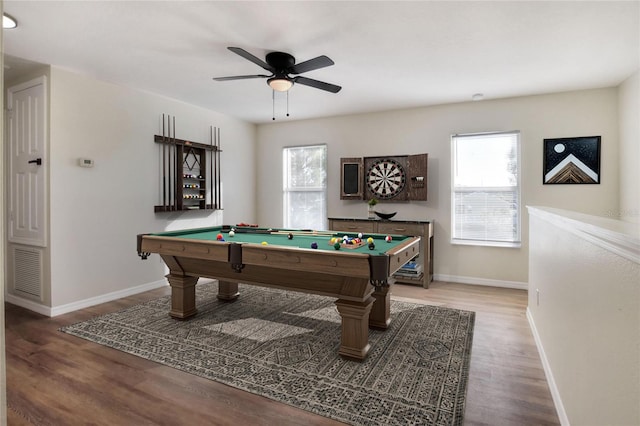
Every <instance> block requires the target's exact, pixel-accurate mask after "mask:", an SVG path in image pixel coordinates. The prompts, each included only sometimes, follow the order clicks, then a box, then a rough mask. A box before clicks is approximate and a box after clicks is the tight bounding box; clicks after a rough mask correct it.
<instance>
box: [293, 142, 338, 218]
mask: <svg viewBox="0 0 640 426" xmlns="http://www.w3.org/2000/svg"><path fill="white" fill-rule="evenodd" d="M282 160H283V161H282V164H283V176H284V190H283V191H284V193H283V197H282V199H283V202H284V206H283V207H284V208H283V212H284V217H283V224H284V226H285V228H294V229H315V230H320V229H326V222H327V146H326V145H312V146H297V147H292V148H285V149H284V150H283V152H282Z"/></svg>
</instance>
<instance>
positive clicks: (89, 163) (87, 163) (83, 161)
mask: <svg viewBox="0 0 640 426" xmlns="http://www.w3.org/2000/svg"><path fill="white" fill-rule="evenodd" d="M78 165H79V166H80V167H93V160H92V159H90V158H78Z"/></svg>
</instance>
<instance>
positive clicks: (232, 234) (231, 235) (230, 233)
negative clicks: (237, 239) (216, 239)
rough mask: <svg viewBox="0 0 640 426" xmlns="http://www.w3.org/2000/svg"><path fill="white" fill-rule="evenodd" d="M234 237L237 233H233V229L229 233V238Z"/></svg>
mask: <svg viewBox="0 0 640 426" xmlns="http://www.w3.org/2000/svg"><path fill="white" fill-rule="evenodd" d="M234 235H236V233H235V232H233V229H232V230H231V231H229V236H230V237H233V236H234Z"/></svg>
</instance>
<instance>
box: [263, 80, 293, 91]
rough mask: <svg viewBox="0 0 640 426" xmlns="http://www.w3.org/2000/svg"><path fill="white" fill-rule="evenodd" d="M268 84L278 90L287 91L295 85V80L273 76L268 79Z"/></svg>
mask: <svg viewBox="0 0 640 426" xmlns="http://www.w3.org/2000/svg"><path fill="white" fill-rule="evenodd" d="M267 84H269V86H270V87H271V88H272V89H273V90H275V91H276V92H286V91H287V90H289V89H291V87H292V86H293V81H291V80H289V79H287V78H283V77H273V78H270V79H269V80H267Z"/></svg>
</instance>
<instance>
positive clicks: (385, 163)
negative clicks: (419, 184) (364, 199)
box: [367, 158, 406, 199]
mask: <svg viewBox="0 0 640 426" xmlns="http://www.w3.org/2000/svg"><path fill="white" fill-rule="evenodd" d="M405 179H406V178H405V173H404V169H403V168H402V166H401V165H400V163H398V162H397V161H395V160H392V159H390V158H387V159H380V160H376V161H374V162H373V163H372V164H371V166H370V167H369V169H368V170H367V187H368V188H369V191H371V193H372V194H373V195H374V196H376V197H378V198H381V199H389V198H393V197H395V196H396V195H398V194H399V193H400V192H402V190H403V189H404V183H405Z"/></svg>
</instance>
